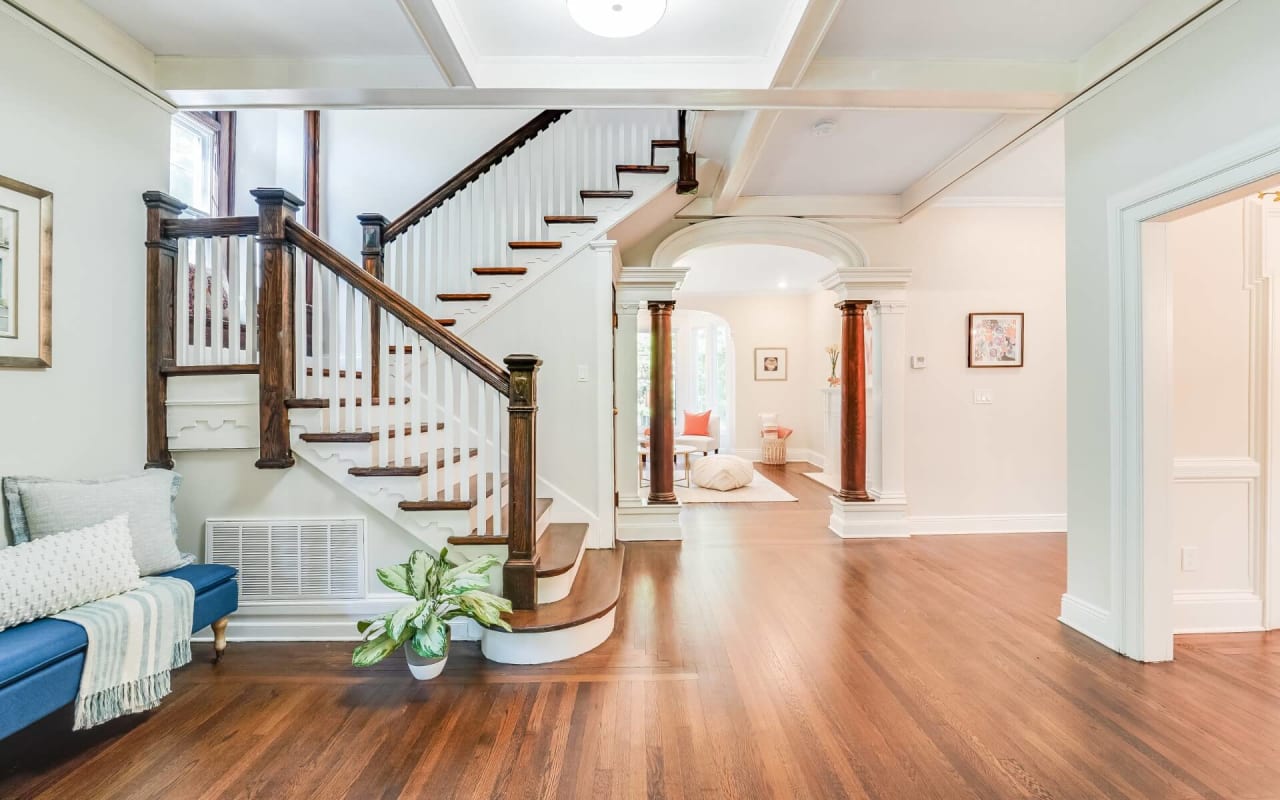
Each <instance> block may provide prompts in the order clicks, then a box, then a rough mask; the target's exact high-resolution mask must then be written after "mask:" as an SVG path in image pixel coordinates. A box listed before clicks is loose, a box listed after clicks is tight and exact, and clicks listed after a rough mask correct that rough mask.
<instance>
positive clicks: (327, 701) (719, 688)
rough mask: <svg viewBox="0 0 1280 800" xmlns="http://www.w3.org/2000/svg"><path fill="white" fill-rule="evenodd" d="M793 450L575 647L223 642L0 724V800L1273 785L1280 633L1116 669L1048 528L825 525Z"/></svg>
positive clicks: (701, 524) (1276, 780)
mask: <svg viewBox="0 0 1280 800" xmlns="http://www.w3.org/2000/svg"><path fill="white" fill-rule="evenodd" d="M800 469H801V467H800V465H791V466H790V467H788V468H787V469H785V470H784V469H781V468H768V467H765V468H762V470H763V471H765V472H766V474H767V475H768V476H769V477H770V478H772V479H773V480H775V481H776V482H778V483H779V484H781V485H783V486H784V488H786V489H787V490H788V491H790V492H791V493H792V494H795V495H796V496H797V497H799V498H800V501H801V502H800V503H794V504H793V503H769V504H757V505H746V504H726V505H699V506H691V507H688V508H686V509H685V510H684V512H683V513H684V515H685V519H686V521H687V522H688V523H689V533H688V541H686V542H684V543H683V544H668V543H654V544H634V545H629V546H628V549H627V558H626V567H625V576H624V585H625V588H624V594H623V599H622V602H621V604H620V611H619V617H618V630H617V633H616V634H615V636H614V637H613V639H611V640H610V641H609V642H607V643H606V644H605V645H603V646H602V647H600V648H599V649H597V650H596V651H594V652H592V653H589V654H587V655H586V656H583V657H581V658H579V659H576V660H574V661H571V662H567V663H561V664H553V665H547V666H542V667H506V666H500V665H495V664H489V663H486V662H484V661H483V660H482V659H481V658H480V655H479V652H478V648H477V647H476V645H474V644H471V643H462V644H458V645H456V646H455V649H454V653H453V655H452V656H451V657H450V660H449V665H448V668H447V669H446V671H445V674H444V676H443V677H442V678H441V679H439V680H437V681H435V682H432V683H428V684H425V685H421V684H417V683H416V682H414V681H413V680H412V679H411V678H410V677H409V675H408V674H407V671H406V669H405V666H404V664H403V662H402V661H401V660H399V659H396V658H393V659H389V660H388V661H387V662H385V663H384V664H383V665H380V666H379V667H378V668H375V669H372V670H368V671H357V670H355V669H353V668H351V667H350V666H348V663H349V662H348V659H349V653H350V645H348V644H257V645H253V644H237V643H232V645H231V647H230V649H229V650H228V652H227V657H226V659H225V660H224V661H223V662H222V664H220V665H219V666H217V667H212V666H210V665H209V664H208V663H196V664H192V665H191V666H189V667H187V668H185V669H183V670H181V671H180V672H178V673H177V674H176V675H175V677H174V693H173V695H172V696H171V697H170V698H169V699H168V700H167V701H166V703H165V704H164V705H163V706H162V707H161V708H160V709H158V710H157V711H155V712H153V713H150V714H147V715H144V716H141V717H138V718H133V719H129V720H122V721H117V722H116V723H113V724H111V725H108V726H106V728H105V729H103V730H100V731H94V732H89V733H86V734H78V735H71V734H68V733H65V732H64V731H66V730H68V729H69V728H70V722H69V719H68V718H67V717H66V716H62V715H58V716H55V717H54V718H52V719H50V720H46V721H45V722H44V723H41V724H40V725H38V726H36V727H35V728H34V729H31V730H29V731H27V732H24V733H21V734H19V735H17V736H15V737H12V738H10V739H9V740H7V741H5V742H2V743H0V764H2V765H3V766H2V768H0V797H3V798H60V799H64V798H76V799H77V800H79V799H80V798H93V799H94V800H98V799H99V798H101V799H103V800H106V798H128V799H129V800H138V799H139V798H152V797H156V798H181V799H182V800H187V799H188V798H223V797H254V798H271V799H273V800H274V798H340V797H351V798H393V797H406V798H417V797H430V798H449V797H456V798H488V797H509V798H534V797H548V798H550V797H558V798H590V799H591V800H595V799H596V798H637V797H662V798H721V797H726V798H728V797H738V798H840V797H856V798H888V799H890V800H893V799H896V798H907V799H909V800H914V799H916V798H947V799H948V800H950V798H973V799H974V800H992V799H993V798H1022V797H1034V798H1067V799H1070V800H1075V799H1076V798H1146V799H1150V800H1156V799H1159V800H1164V799H1165V798H1224V800H1225V799H1229V800H1248V799H1249V798H1277V797H1280V637H1278V636H1276V635H1274V634H1273V635H1270V636H1267V635H1261V634H1256V635H1255V634H1245V635H1235V636H1197V637H1187V638H1184V639H1182V640H1180V641H1179V643H1178V648H1177V660H1176V661H1175V663H1173V664H1165V665H1152V666H1144V665H1141V664H1136V663H1134V662H1131V661H1128V660H1126V659H1124V658H1122V657H1120V656H1117V655H1115V654H1113V653H1111V652H1110V651H1108V650H1106V649H1105V648H1103V647H1101V646H1099V645H1097V644H1094V643H1093V642H1091V641H1089V640H1088V639H1086V638H1085V637H1084V636H1081V635H1080V634H1077V633H1075V632H1074V631H1072V630H1070V629H1068V628H1065V627H1063V626H1062V625H1060V624H1059V623H1058V622H1056V621H1055V619H1054V617H1055V615H1056V613H1057V608H1058V602H1059V597H1060V595H1061V593H1062V589H1063V585H1064V581H1065V555H1066V553H1065V551H1066V547H1065V538H1064V537H1063V536H1061V535H1046V534H1035V535H1005V536H940V537H916V538H913V539H909V540H896V541H878V542H877V541H862V542H844V541H841V540H839V539H837V538H836V537H835V536H833V535H831V534H830V533H828V532H827V531H826V516H827V508H828V506H827V504H826V497H827V494H828V491H827V490H826V489H824V488H823V487H820V486H818V485H817V484H815V483H812V482H811V481H809V480H808V479H806V478H804V477H802V476H800V475H799V474H798V472H799V471H800ZM208 656H209V649H208V646H203V647H200V648H198V653H197V657H198V658H205V659H207V658H208Z"/></svg>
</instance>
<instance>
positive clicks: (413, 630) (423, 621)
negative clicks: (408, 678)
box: [351, 548, 511, 681]
mask: <svg viewBox="0 0 1280 800" xmlns="http://www.w3.org/2000/svg"><path fill="white" fill-rule="evenodd" d="M447 555H448V548H443V549H441V550H440V556H439V557H438V558H435V557H432V555H431V554H430V553H428V552H427V551H426V550H415V551H413V552H412V553H411V554H410V555H409V560H408V561H406V562H405V563H403V564H396V565H395V566H393V567H384V568H382V569H379V570H378V580H380V581H382V585H383V586H386V587H387V588H388V589H391V590H392V591H396V592H400V593H401V594H407V595H409V596H410V597H412V598H413V602H412V603H409V604H408V605H406V606H404V607H402V608H399V609H397V610H396V611H392V612H391V613H389V614H384V615H383V616H381V617H375V618H373V619H365V620H361V621H360V622H359V623H358V624H357V625H356V629H357V630H358V631H359V632H360V633H361V634H362V635H363V637H364V642H363V644H361V645H360V646H358V647H357V648H356V649H355V652H354V653H352V654H351V663H352V664H354V665H355V666H357V667H368V666H372V665H374V664H377V663H378V662H379V661H381V660H382V659H384V658H386V657H387V656H389V655H391V654H392V653H394V652H395V651H396V650H398V649H399V648H401V647H403V648H404V655H405V659H406V660H407V661H408V662H409V671H410V672H412V673H413V677H415V678H417V679H418V680H420V681H425V680H430V679H431V678H434V677H436V676H437V675H439V674H440V673H441V672H442V671H443V670H444V665H445V661H446V660H447V659H448V658H449V620H452V619H457V618H459V617H465V618H467V619H474V620H475V621H476V622H479V623H480V624H481V625H488V626H491V627H492V626H497V627H499V628H503V629H505V630H508V631H509V630H511V626H510V625H509V624H508V623H507V621H506V620H504V619H503V618H502V614H503V613H504V612H509V611H511V601H510V600H507V599H505V598H502V597H498V596H497V595H495V594H492V593H490V592H488V591H485V589H486V588H487V587H488V586H489V578H488V577H487V576H486V574H485V573H487V572H488V571H489V570H490V569H493V568H494V567H496V566H498V563H499V562H498V559H497V558H496V557H494V556H491V555H485V556H481V557H480V558H477V559H475V560H474V561H467V562H465V563H462V564H459V565H458V566H453V565H452V564H450V563H449V562H448V560H447V559H446V556H447Z"/></svg>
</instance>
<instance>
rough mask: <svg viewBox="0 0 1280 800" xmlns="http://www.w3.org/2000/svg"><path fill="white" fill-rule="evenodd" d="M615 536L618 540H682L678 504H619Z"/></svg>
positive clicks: (682, 533)
mask: <svg viewBox="0 0 1280 800" xmlns="http://www.w3.org/2000/svg"><path fill="white" fill-rule="evenodd" d="M617 536H618V541H620V542H679V541H682V540H683V539H684V530H683V529H682V528H681V527H680V505H679V504H676V505H657V506H651V505H649V504H648V503H645V502H640V503H639V504H637V505H626V506H624V505H621V504H619V506H618V526H617Z"/></svg>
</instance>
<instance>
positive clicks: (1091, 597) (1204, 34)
mask: <svg viewBox="0 0 1280 800" xmlns="http://www.w3.org/2000/svg"><path fill="white" fill-rule="evenodd" d="M1276 30H1280V4H1278V3H1275V2H1274V0H1239V1H1238V2H1235V3H1232V4H1228V7H1227V8H1226V10H1224V11H1222V12H1221V13H1218V14H1216V15H1214V16H1213V17H1212V18H1211V19H1209V20H1208V21H1207V22H1205V23H1204V24H1203V25H1201V26H1200V27H1199V28H1198V29H1196V30H1195V31H1193V32H1192V33H1190V34H1189V35H1187V36H1185V37H1184V38H1182V39H1181V40H1179V41H1177V42H1176V43H1175V44H1173V45H1171V46H1170V47H1168V48H1167V49H1165V50H1163V51H1161V52H1159V53H1157V54H1155V55H1153V56H1152V57H1151V58H1150V59H1149V60H1148V61H1146V62H1145V63H1143V64H1141V65H1140V66H1138V67H1137V68H1136V69H1134V70H1133V71H1132V72H1131V73H1129V74H1128V75H1126V76H1125V77H1124V78H1122V79H1121V80H1119V81H1117V82H1116V83H1114V84H1113V85H1111V86H1109V87H1107V88H1106V89H1105V90H1103V91H1102V92H1100V93H1099V94H1097V95H1096V96H1094V97H1093V98H1092V99H1090V100H1089V101H1088V102H1086V103H1084V104H1082V105H1081V106H1080V107H1078V108H1077V109H1075V110H1073V111H1072V112H1071V113H1070V114H1069V115H1068V116H1067V129H1066V132H1067V307H1068V323H1067V324H1068V327H1067V331H1068V337H1069V347H1068V374H1069V376H1070V379H1071V383H1070V386H1071V393H1070V398H1069V405H1068V430H1069V431H1070V436H1071V448H1070V450H1069V454H1068V455H1069V466H1068V475H1069V489H1070V491H1069V498H1070V500H1069V519H1070V525H1069V530H1068V544H1067V556H1068V573H1067V593H1068V595H1069V597H1068V598H1067V602H1064V613H1065V610H1066V609H1067V607H1068V605H1070V606H1072V607H1074V608H1076V609H1079V610H1080V618H1079V619H1075V620H1073V624H1077V625H1079V626H1081V627H1082V628H1086V629H1087V630H1086V632H1089V633H1090V634H1091V635H1094V636H1095V637H1097V638H1102V639H1106V638H1109V637H1110V638H1112V643H1113V644H1114V643H1116V640H1115V638H1114V637H1115V636H1116V635H1117V634H1118V630H1119V628H1118V624H1119V623H1118V619H1116V618H1113V616H1112V615H1113V612H1114V613H1115V614H1116V615H1118V612H1119V611H1120V609H1119V608H1118V606H1117V600H1118V598H1116V597H1113V596H1112V580H1113V569H1114V565H1113V561H1112V558H1111V554H1112V551H1113V548H1115V547H1117V541H1118V536H1119V530H1118V527H1117V526H1115V525H1114V521H1115V520H1116V519H1117V518H1118V511H1119V508H1120V506H1119V498H1117V497H1113V496H1112V488H1111V487H1112V481H1113V478H1114V476H1113V463H1112V459H1111V456H1112V453H1113V451H1114V450H1115V448H1117V447H1118V445H1119V442H1118V440H1117V438H1116V429H1115V427H1114V426H1113V424H1112V407H1111V397H1112V390H1113V386H1112V380H1113V376H1114V375H1115V374H1116V371H1115V369H1114V368H1115V367H1116V366H1117V357H1118V355H1119V354H1118V353H1117V352H1115V351H1114V350H1113V348H1112V346H1111V343H1110V338H1109V333H1110V326H1111V325H1112V324H1113V323H1114V322H1116V321H1114V320H1112V319H1111V318H1110V310H1109V308H1110V307H1109V297H1110V293H1111V278H1112V271H1113V270H1115V269H1118V266H1119V265H1118V264H1117V263H1115V262H1114V261H1113V258H1112V254H1111V252H1110V250H1109V246H1110V242H1109V237H1108V226H1109V224H1111V220H1110V219H1109V218H1108V206H1107V203H1108V200H1109V199H1111V198H1113V197H1116V196H1117V195H1119V194H1121V193H1125V192H1129V191H1132V190H1134V189H1135V188H1137V187H1140V186H1142V185H1143V184H1146V183H1149V182H1151V181H1153V180H1155V179H1156V178H1157V177H1158V176H1161V175H1163V174H1166V173H1169V172H1171V171H1173V170H1175V169H1179V168H1184V167H1185V166H1186V165H1187V164H1190V163H1192V162H1194V161H1195V160H1196V159H1198V158H1201V157H1203V156H1205V155H1206V154H1208V153H1210V152H1212V151H1215V150H1220V149H1223V148H1225V147H1228V146H1230V145H1233V144H1236V143H1238V142H1241V141H1242V140H1244V139H1247V138H1248V137H1249V136H1251V135H1254V134H1257V133H1259V132H1260V131H1263V130H1266V129H1269V128H1274V127H1276V126H1278V125H1280V106H1277V105H1276V104H1275V103H1274V102H1268V101H1267V100H1266V98H1271V97H1273V96H1274V94H1275V87H1276V86H1277V85H1280V52H1277V50H1276V48H1275V42H1274V39H1275V31H1276ZM1029 352H1033V351H1029Z"/></svg>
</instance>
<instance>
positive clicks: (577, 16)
mask: <svg viewBox="0 0 1280 800" xmlns="http://www.w3.org/2000/svg"><path fill="white" fill-rule="evenodd" d="M665 13H667V0H569V16H571V17H573V21H574V22H576V23H578V25H579V26H581V27H582V28H583V29H584V30H586V31H588V32H590V33H594V34H595V35H596V36H605V37H608V38H610V39H624V38H626V37H628V36H639V35H640V34H642V33H644V32H645V31H647V30H649V29H650V28H652V27H653V26H654V25H657V24H658V21H659V20H661V19H662V15H663V14H665Z"/></svg>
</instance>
